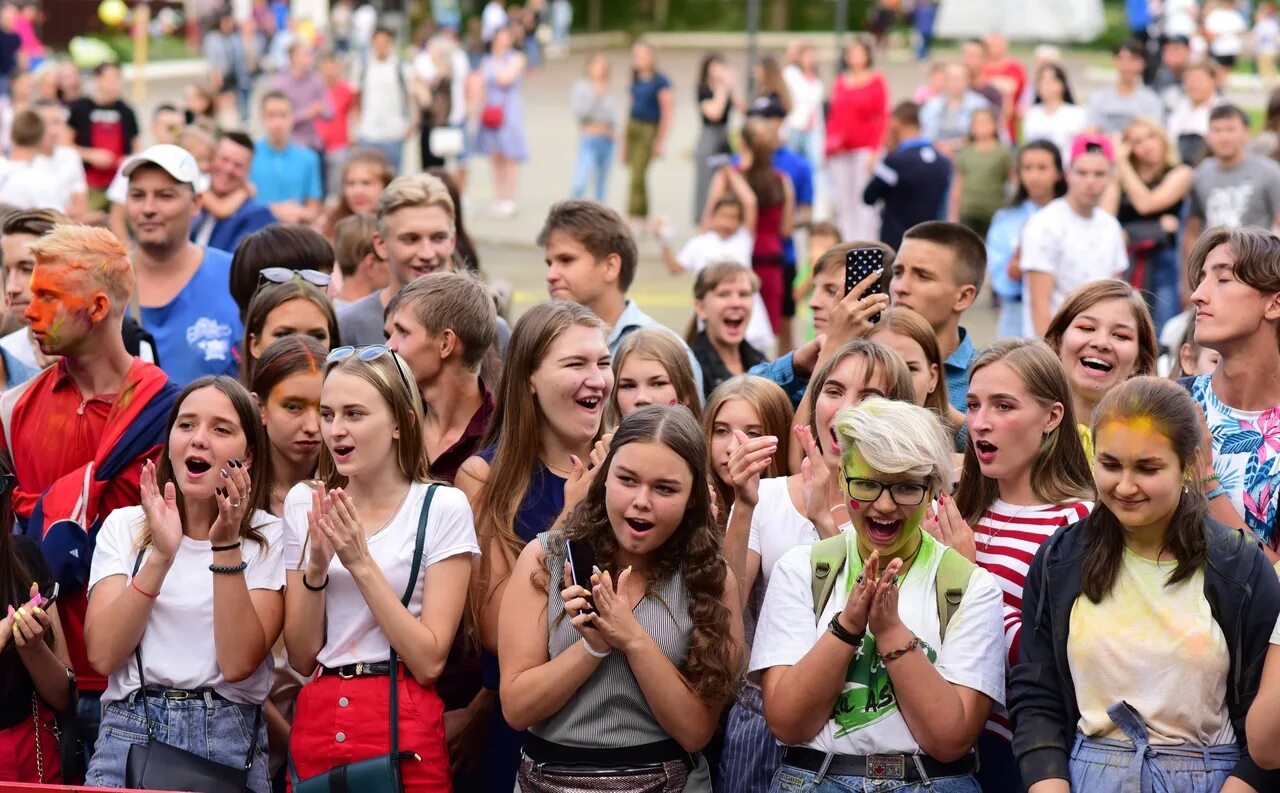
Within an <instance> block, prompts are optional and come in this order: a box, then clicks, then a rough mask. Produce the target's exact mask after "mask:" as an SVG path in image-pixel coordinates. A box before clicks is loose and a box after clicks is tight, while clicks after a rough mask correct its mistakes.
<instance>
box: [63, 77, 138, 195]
mask: <svg viewBox="0 0 1280 793" xmlns="http://www.w3.org/2000/svg"><path fill="white" fill-rule="evenodd" d="M120 79H121V78H120V67H119V65H117V64H115V63H112V62H110V61H106V62H103V63H101V64H99V65H98V66H97V67H96V68H94V70H93V90H92V93H91V94H90V95H89V96H86V97H81V98H80V99H77V100H76V101H74V102H72V103H71V115H70V117H69V118H68V120H67V121H68V124H70V126H71V129H72V130H73V131H74V132H75V142H76V148H77V149H78V150H79V152H80V158H81V159H82V160H84V167H85V180H86V181H87V182H88V184H89V208H90V209H92V210H95V211H104V210H106V208H107V192H106V191H107V187H109V186H110V185H111V180H112V178H114V177H115V175H116V169H117V168H118V167H119V166H120V163H121V162H123V161H124V158H125V157H127V156H129V155H130V154H133V153H134V152H136V151H137V150H138V148H139V142H138V117H137V116H136V115H135V114H134V112H133V108H132V107H130V106H129V105H128V103H126V102H125V101H124V100H123V99H121V98H120V93H121V84H120Z"/></svg>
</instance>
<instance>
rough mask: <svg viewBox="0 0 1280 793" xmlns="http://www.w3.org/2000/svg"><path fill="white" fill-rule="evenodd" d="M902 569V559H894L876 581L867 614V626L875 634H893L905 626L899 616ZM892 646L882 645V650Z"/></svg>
mask: <svg viewBox="0 0 1280 793" xmlns="http://www.w3.org/2000/svg"><path fill="white" fill-rule="evenodd" d="M901 569H902V560H901V559H894V560H893V561H891V562H889V566H888V567H887V568H885V571H884V575H882V576H880V580H879V581H877V582H876V585H875V594H874V595H873V596H872V597H871V611H870V613H869V614H868V615H867V627H869V628H871V633H872V635H874V636H878V637H881V638H883V637H886V636H892V635H893V633H894V632H895V631H896V630H897V629H899V628H903V629H904V630H905V628H904V626H903V624H902V618H901V617H900V616H898V571H899V570H901ZM892 649H894V648H892V647H881V648H880V650H881V652H885V651H888V650H892Z"/></svg>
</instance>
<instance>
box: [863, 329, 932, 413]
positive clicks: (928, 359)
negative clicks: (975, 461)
mask: <svg viewBox="0 0 1280 793" xmlns="http://www.w3.org/2000/svg"><path fill="white" fill-rule="evenodd" d="M881 333H896V334H898V335H899V336H906V337H907V338H909V339H911V340H912V341H914V342H915V343H916V344H919V345H920V349H921V350H924V358H925V363H927V364H928V365H930V366H933V367H935V368H936V369H937V371H938V384H937V385H936V386H934V387H933V390H932V391H930V392H929V393H928V394H924V395H920V394H917V395H916V397H917V398H920V397H922V396H923V399H921V402H922V404H923V405H924V407H927V408H929V409H930V410H932V411H933V412H934V413H937V414H938V418H940V419H942V420H943V423H944V424H946V423H947V416H948V415H949V414H950V412H951V403H950V402H949V401H948V400H947V371H946V368H945V366H944V364H945V362H944V361H943V360H942V351H941V349H939V347H938V334H936V333H934V332H933V326H932V325H930V324H929V323H928V322H927V321H926V320H925V318H924V317H922V316H920V315H919V314H917V313H916V312H914V311H912V310H911V309H909V308H903V307H902V306H894V307H893V308H890V309H889V310H888V311H885V312H883V313H882V314H881V315H880V321H879V322H877V323H876V324H875V326H874V327H872V328H871V332H870V333H868V334H867V338H868V339H871V340H873V341H874V340H875V337H876V336H877V335H879V334H881ZM913 390H914V389H913Z"/></svg>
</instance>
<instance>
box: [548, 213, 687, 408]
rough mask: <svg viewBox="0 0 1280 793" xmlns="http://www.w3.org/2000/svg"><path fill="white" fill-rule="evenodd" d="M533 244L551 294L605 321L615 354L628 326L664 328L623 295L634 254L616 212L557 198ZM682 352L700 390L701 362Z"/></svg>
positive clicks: (633, 268) (631, 278)
mask: <svg viewBox="0 0 1280 793" xmlns="http://www.w3.org/2000/svg"><path fill="white" fill-rule="evenodd" d="M537 243H538V245H539V246H540V247H541V248H542V249H543V251H544V252H545V254H546V261H547V291H548V292H549V293H550V294H551V297H552V299H555V300H572V301H573V302H575V303H580V304H582V305H584V306H586V307H587V308H589V309H591V310H592V311H593V312H594V313H595V315H596V316H597V317H599V318H600V319H602V320H604V322H605V324H607V325H609V327H610V331H609V352H611V353H616V352H617V350H618V345H619V344H620V343H621V342H622V339H623V337H625V336H626V335H627V334H628V333H630V332H631V331H633V330H638V329H640V328H650V327H664V326H663V325H662V324H661V323H660V322H658V321H657V320H656V319H654V318H653V317H651V316H649V315H648V314H646V313H644V312H643V311H641V310H640V306H638V305H637V304H636V303H635V301H633V300H631V299H629V298H628V297H627V290H628V289H630V288H631V283H632V282H633V281H634V280H635V277H636V265H637V259H638V256H637V253H636V241H635V238H634V237H632V236H631V229H629V228H627V224H626V222H625V221H623V219H622V218H621V217H620V216H619V215H618V213H617V212H614V211H613V210H612V209H610V208H609V207H606V206H604V205H603V204H597V203H595V202H594V201H582V200H578V199H572V200H569V201H561V202H559V203H557V204H554V205H553V206H552V207H551V211H550V212H548V213H547V219H546V221H545V222H544V223H543V224H542V230H541V231H539V232H538V240H537ZM682 343H683V342H682ZM685 352H686V353H687V354H688V356H689V366H690V367H691V368H692V369H693V379H694V381H695V383H696V385H697V386H698V393H699V394H701V393H702V367H701V366H699V365H698V359H697V358H696V357H694V354H693V351H692V350H690V349H689V347H688V345H685Z"/></svg>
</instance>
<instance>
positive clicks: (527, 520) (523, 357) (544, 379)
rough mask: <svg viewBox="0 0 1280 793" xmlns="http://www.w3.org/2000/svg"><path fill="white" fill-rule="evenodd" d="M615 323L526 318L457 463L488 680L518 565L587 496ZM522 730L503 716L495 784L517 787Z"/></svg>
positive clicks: (542, 311) (492, 771) (540, 311)
mask: <svg viewBox="0 0 1280 793" xmlns="http://www.w3.org/2000/svg"><path fill="white" fill-rule="evenodd" d="M605 334H606V328H605V325H604V324H603V323H602V322H601V321H600V319H599V318H598V317H597V316H596V315H595V314H593V313H591V311H590V310H588V309H587V308H585V307H583V306H580V305H578V304H577V303H570V302H564V301H552V302H546V303H539V304H538V305H536V306H534V307H533V308H530V309H529V310H528V311H526V312H525V313H524V314H522V315H521V316H520V320H519V321H518V322H517V323H516V326H515V328H514V329H513V330H512V333H511V345H510V347H508V349H507V360H506V363H505V366H504V370H503V376H502V385H501V386H500V387H499V388H498V393H497V399H496V401H495V403H494V412H493V419H492V421H491V423H490V425H489V429H488V431H487V432H486V433H485V437H484V440H483V441H482V442H481V446H482V447H483V449H484V451H482V452H481V453H480V454H479V455H477V456H475V457H472V458H470V459H469V460H467V461H466V462H465V463H463V464H462V467H461V468H460V469H459V470H458V476H457V479H456V483H457V486H458V487H459V488H460V489H461V490H462V491H463V492H465V493H466V494H467V498H468V499H469V500H470V502H471V508H472V510H473V511H474V513H475V515H476V531H477V534H478V536H479V541H480V546H481V548H483V549H484V551H485V553H484V554H483V555H482V556H481V557H480V565H479V567H478V568H477V575H476V580H475V581H474V582H473V586H472V594H471V606H470V607H471V609H472V611H473V612H474V614H475V618H474V620H473V623H474V625H475V626H476V628H477V629H478V633H479V640H480V642H481V644H482V645H483V646H484V648H485V650H486V651H487V652H488V653H489V656H488V657H487V658H486V662H487V667H486V670H485V673H486V680H485V685H486V687H487V688H489V689H490V690H496V689H497V688H498V682H499V680H498V670H497V659H496V657H494V656H493V655H492V654H493V653H496V652H497V648H498V610H499V605H500V604H501V603H502V593H503V591H504V590H505V588H506V586H507V582H508V580H509V572H510V570H511V568H512V566H513V565H514V564H515V561H516V559H517V558H518V557H519V556H520V553H521V551H523V550H524V547H525V545H527V544H528V543H530V542H532V541H533V540H534V538H536V537H537V536H538V535H539V534H541V533H542V532H544V531H547V530H548V529H550V528H551V526H552V524H553V523H555V521H556V518H557V517H558V516H560V514H561V513H562V512H565V511H566V510H567V509H571V508H572V507H573V506H574V505H576V504H577V502H578V501H579V500H581V498H582V497H583V496H584V495H585V493H586V488H587V485H588V484H590V477H589V476H588V472H587V463H588V462H589V461H590V457H591V451H592V445H593V444H594V443H595V442H596V441H597V440H598V439H599V437H600V432H601V428H602V426H603V419H604V410H605V405H606V403H607V401H608V399H609V394H610V392H611V391H612V390H613V369H612V368H611V367H610V355H609V347H608V345H607V344H606V342H605V338H606V337H605ZM522 743H523V736H522V734H520V733H518V732H515V731H513V730H512V729H511V728H510V727H509V726H508V725H507V722H506V721H505V720H504V719H503V718H502V714H501V711H500V710H499V711H498V712H497V713H496V714H495V718H494V722H493V728H492V731H491V735H490V739H489V755H488V761H487V765H488V766H489V773H488V782H487V786H486V789H487V790H490V791H499V790H500V791H503V793H506V791H510V790H511V788H512V787H513V786H514V784H515V777H516V771H517V769H518V767H519V763H520V747H521V745H522Z"/></svg>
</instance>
